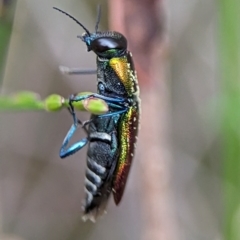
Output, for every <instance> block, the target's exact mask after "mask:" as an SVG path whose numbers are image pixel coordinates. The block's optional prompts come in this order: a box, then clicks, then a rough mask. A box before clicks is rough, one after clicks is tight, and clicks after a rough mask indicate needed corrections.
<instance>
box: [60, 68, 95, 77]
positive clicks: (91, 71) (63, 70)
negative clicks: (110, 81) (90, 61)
mask: <svg viewBox="0 0 240 240" xmlns="http://www.w3.org/2000/svg"><path fill="white" fill-rule="evenodd" d="M59 70H60V72H61V73H63V74H69V75H73V74H83V75H89V74H97V69H86V70H83V69H80V68H69V67H65V66H59Z"/></svg>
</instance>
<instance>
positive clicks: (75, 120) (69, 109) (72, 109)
mask: <svg viewBox="0 0 240 240" xmlns="http://www.w3.org/2000/svg"><path fill="white" fill-rule="evenodd" d="M69 106H70V107H69V108H68V111H69V112H70V114H71V115H72V117H73V123H74V125H75V126H78V125H81V126H82V128H83V129H84V131H85V133H86V134H87V135H88V130H87V129H86V127H85V125H84V123H83V122H82V121H81V120H80V119H78V118H77V115H76V113H75V111H74V107H73V105H72V103H71V102H69Z"/></svg>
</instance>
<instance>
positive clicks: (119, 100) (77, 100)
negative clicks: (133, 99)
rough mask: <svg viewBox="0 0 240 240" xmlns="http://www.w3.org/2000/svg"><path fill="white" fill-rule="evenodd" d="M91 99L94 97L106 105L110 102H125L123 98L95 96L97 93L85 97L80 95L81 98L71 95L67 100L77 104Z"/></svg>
mask: <svg viewBox="0 0 240 240" xmlns="http://www.w3.org/2000/svg"><path fill="white" fill-rule="evenodd" d="M91 97H95V98H99V99H102V100H104V101H106V102H107V103H111V102H116V103H123V102H125V101H126V99H125V98H117V97H116V98H111V97H105V96H103V95H100V94H97V93H93V94H87V95H82V96H75V95H71V96H70V98H69V103H71V102H79V101H82V100H85V99H88V98H91Z"/></svg>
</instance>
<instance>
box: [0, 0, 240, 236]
mask: <svg viewBox="0 0 240 240" xmlns="http://www.w3.org/2000/svg"><path fill="white" fill-rule="evenodd" d="M97 4H101V6H102V18H101V23H100V29H101V30H107V29H112V30H113V29H114V30H117V31H120V32H122V33H124V34H125V35H126V37H127V39H128V41H129V49H130V50H131V51H132V52H133V56H134V60H135V65H136V68H137V72H138V77H139V81H140V87H141V100H142V121H141V131H140V134H139V144H138V148H137V153H136V157H135V160H134V163H133V167H132V170H131V174H130V177H129V180H128V184H127V187H126V190H125V194H124V198H123V200H122V202H121V204H120V206H118V207H116V206H115V205H114V203H113V201H112V199H111V200H110V202H109V205H108V209H107V212H108V213H107V215H105V216H103V217H102V218H100V219H99V220H98V221H97V223H95V224H93V223H91V222H86V223H84V222H82V220H81V205H82V200H83V198H84V187H83V185H84V174H85V161H86V159H85V156H86V149H83V150H81V151H80V152H79V153H77V154H75V155H73V156H71V157H69V158H68V159H64V160H61V159H59V156H58V152H59V149H60V146H61V144H62V140H63V138H64V136H65V135H66V133H67V131H68V129H69V127H70V125H71V123H72V119H71V117H70V116H69V113H68V112H67V111H62V112H59V113H46V112H17V113H16V112H8V113H6V112H2V113H0V240H10V239H11V240H43V239H44V240H95V239H98V240H107V239H114V240H123V239H124V240H130V239H131V240H142V239H143V240H150V239H151V240H193V239H194V240H220V239H231V240H232V239H234V240H235V239H236V240H237V239H240V232H239V230H238V229H239V227H238V226H239V223H240V222H239V220H240V219H239V217H240V215H239V200H240V194H239V189H240V188H239V180H240V179H239V175H240V174H239V170H240V164H239V160H240V151H239V149H240V144H239V143H240V141H239V133H240V131H239V130H240V129H239V125H240V116H239V111H240V98H239V96H240V91H239V83H238V82H239V80H240V72H239V69H240V68H239V67H240V61H239V60H240V51H239V50H240V46H239V43H240V29H239V26H238V23H239V22H240V21H239V20H240V19H239V18H240V15H239V13H238V12H239V11H238V10H239V9H240V3H239V2H238V1H237V0H228V1H226V0H219V1H213V0H178V1H173V0H151V1H150V0H131V1H130V0H109V1H104V0H102V1H100V0H98V1H96V0H94V1H93V0H91V1H90V0H88V1H84V0H82V1H77V0H71V1H64V0H48V1H46V0H42V1H38V0H8V1H7V0H0V84H1V92H2V93H4V94H10V93H12V92H17V91H20V90H30V91H34V92H37V93H39V94H40V95H41V96H42V97H43V98H44V97H46V96H48V95H49V94H51V93H58V94H60V95H62V96H66V97H67V96H69V95H70V94H72V93H75V92H83V91H93V92H95V91H96V90H95V89H96V81H95V76H66V75H62V74H61V73H60V72H59V69H58V66H59V65H66V66H70V67H81V68H82V69H85V68H87V69H89V68H92V69H94V68H95V66H96V65H95V61H96V60H95V56H94V54H93V53H88V52H87V51H86V46H85V45H84V44H83V43H82V42H81V40H80V39H77V37H76V36H77V35H80V34H82V33H83V30H82V29H81V28H80V27H79V26H78V25H77V24H76V23H75V22H73V21H72V20H71V19H69V18H68V17H66V16H65V15H63V14H60V13H59V12H56V11H54V10H53V9H52V7H53V6H55V7H58V8H60V9H63V10H65V11H67V12H68V13H70V14H72V15H73V16H75V17H76V18H77V19H79V21H81V22H82V23H83V24H84V25H85V26H86V27H87V28H88V29H90V30H92V31H93V30H94V26H95V21H96V9H97ZM88 115H89V114H87V113H79V118H80V119H83V120H85V119H88V117H89V116H88ZM83 136H84V132H82V131H79V132H78V134H77V136H76V138H75V140H76V139H80V138H81V137H83Z"/></svg>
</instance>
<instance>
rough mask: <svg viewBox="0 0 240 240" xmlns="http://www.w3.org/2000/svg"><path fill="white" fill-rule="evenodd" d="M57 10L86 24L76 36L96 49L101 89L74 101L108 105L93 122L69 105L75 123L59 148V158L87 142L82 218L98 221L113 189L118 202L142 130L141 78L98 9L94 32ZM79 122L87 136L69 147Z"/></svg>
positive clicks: (123, 41)
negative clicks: (101, 24) (100, 28)
mask: <svg viewBox="0 0 240 240" xmlns="http://www.w3.org/2000/svg"><path fill="white" fill-rule="evenodd" d="M54 9H55V10H57V11H59V12H61V13H63V14H65V15H67V16H68V17H70V18H71V19H73V20H74V21H75V22H76V23H77V24H78V25H80V26H81V28H83V29H84V31H85V33H84V34H83V35H82V36H78V37H79V38H80V39H81V40H82V41H83V42H84V43H85V44H86V46H87V50H88V51H93V52H94V53H95V54H96V64H97V70H96V74H97V93H95V94H86V95H81V96H76V95H71V96H70V98H69V103H70V105H71V106H73V105H74V102H78V101H82V100H86V99H91V98H92V97H94V98H99V99H102V100H104V101H105V102H106V103H107V104H108V108H109V111H108V112H107V113H105V114H103V115H91V117H90V120H89V121H86V122H85V123H82V122H81V121H80V120H79V119H77V117H76V114H75V110H74V107H71V109H70V113H71V114H72V116H73V121H74V123H73V125H72V126H71V128H70V130H69V131H68V133H67V135H66V137H65V139H64V141H63V144H62V147H61V149H60V157H61V158H65V157H68V156H69V155H72V154H74V153H76V152H77V151H79V150H81V149H82V148H83V147H84V146H86V145H87V144H88V150H87V169H86V178H85V191H86V198H85V204H84V206H83V211H84V216H83V219H84V220H87V219H90V220H92V221H95V218H96V217H97V216H99V215H101V214H102V213H103V211H104V210H105V207H106V204H107V201H108V199H109V196H110V195H111V193H112V194H113V197H114V201H115V203H116V205H118V204H119V203H120V201H121V199H122V196H123V192H124V189H125V185H126V181H127V178H128V174H129V170H130V167H131V164H132V160H133V157H134V152H135V146H136V141H137V135H138V129H139V117H140V99H139V85H138V79H137V75H136V71H135V69H134V64H133V59H132V54H131V52H130V51H128V49H127V39H126V38H125V37H124V36H123V35H122V34H121V33H118V32H114V31H98V25H99V21H100V8H99V11H98V17H97V22H96V27H95V32H93V33H91V32H90V31H89V30H88V29H87V28H86V27H85V26H84V25H83V24H82V23H80V22H79V21H78V20H77V19H75V18H74V17H73V16H71V15H70V14H68V13H66V12H64V11H62V10H60V9H59V8H55V7H54ZM70 72H71V71H70ZM75 72H76V73H81V71H79V72H78V71H75ZM83 72H84V71H83ZM93 72H94V71H93ZM79 125H82V127H83V128H84V130H85V132H86V135H87V136H86V138H83V139H81V140H80V141H78V142H76V143H74V144H72V145H70V146H69V141H70V139H71V138H72V136H73V135H74V133H75V132H76V130H77V128H78V127H79Z"/></svg>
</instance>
